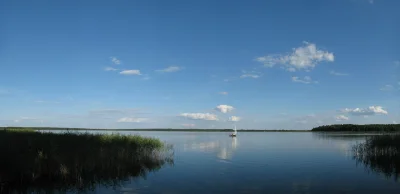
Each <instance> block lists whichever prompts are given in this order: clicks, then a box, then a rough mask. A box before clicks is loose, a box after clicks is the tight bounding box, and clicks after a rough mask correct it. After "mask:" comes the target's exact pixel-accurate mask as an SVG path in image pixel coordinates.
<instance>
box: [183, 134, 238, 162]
mask: <svg viewBox="0 0 400 194" xmlns="http://www.w3.org/2000/svg"><path fill="white" fill-rule="evenodd" d="M237 148H238V138H237V137H232V138H229V139H225V138H223V139H221V140H219V141H210V142H199V143H197V142H193V143H187V144H185V145H184V151H201V152H211V153H216V155H217V158H219V159H221V160H228V159H231V158H232V157H233V153H234V152H235V150H236V149H237Z"/></svg>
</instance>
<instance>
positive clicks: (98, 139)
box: [0, 130, 173, 193]
mask: <svg viewBox="0 0 400 194" xmlns="http://www.w3.org/2000/svg"><path fill="white" fill-rule="evenodd" d="M170 151H171V147H169V146H167V145H165V144H164V143H163V142H161V141H159V140H157V139H154V138H145V137H141V136H136V135H134V136H124V135H118V134H113V135H100V134H88V133H85V134H84V133H64V134H55V133H40V132H35V131H33V130H0V189H1V190H0V193H9V192H11V191H15V192H28V193H30V192H33V191H55V190H56V191H70V190H75V191H77V190H79V191H85V190H93V189H94V188H95V187H96V186H97V185H103V186H118V185H119V184H120V183H121V181H123V180H128V179H130V178H132V177H145V176H146V174H147V173H148V172H150V171H154V170H158V169H160V168H161V167H162V166H163V165H164V164H166V163H169V164H172V163H173V156H172V152H170Z"/></svg>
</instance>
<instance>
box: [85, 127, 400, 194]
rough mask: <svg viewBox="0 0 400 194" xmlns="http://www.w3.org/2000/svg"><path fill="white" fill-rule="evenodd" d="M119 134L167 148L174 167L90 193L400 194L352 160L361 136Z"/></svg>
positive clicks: (392, 182)
mask: <svg viewBox="0 0 400 194" xmlns="http://www.w3.org/2000/svg"><path fill="white" fill-rule="evenodd" d="M92 132H93V133H98V132H94V131H92ZM102 133H111V132H102ZM119 133H122V134H140V135H143V136H149V137H156V138H159V139H161V140H163V141H165V142H167V143H169V144H172V145H173V149H174V164H173V165H165V166H164V167H162V168H161V169H159V170H158V171H155V172H151V173H148V174H147V175H146V178H145V179H141V178H138V179H136V178H134V179H130V180H124V181H123V184H122V186H118V187H114V188H113V187H105V186H98V187H97V188H96V189H95V191H93V193H126V194H128V193H165V194H172V193H176V194H178V193H191V194H197V193H199V194H200V193H201V194H203V193H273V194H278V193H285V194H288V193H302V194H305V193H307V194H313V193H315V194H320V193H324V194H330V193H332V194H333V193H351V194H355V193H363V194H365V193H385V194H389V193H400V183H399V182H396V181H395V180H394V178H386V177H385V176H383V175H379V174H377V173H373V172H371V171H370V170H369V169H368V168H366V167H365V166H363V165H362V164H361V163H359V162H357V161H356V160H355V159H354V158H353V154H352V152H351V148H352V146H353V145H356V144H358V143H361V142H364V141H365V138H366V137H367V136H368V135H365V134H364V135H349V134H348V135H343V134H342V135H339V134H329V133H324V134H325V135H321V134H320V133H311V132H310V133H308V132H303V133H302V132H243V133H238V137H236V138H231V137H229V136H228V133H221V132H126V131H124V132H119ZM369 135H372V134H369Z"/></svg>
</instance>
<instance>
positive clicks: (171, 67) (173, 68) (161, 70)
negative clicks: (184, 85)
mask: <svg viewBox="0 0 400 194" xmlns="http://www.w3.org/2000/svg"><path fill="white" fill-rule="evenodd" d="M180 70H182V68H181V67H179V66H169V67H167V68H165V69H159V70H156V71H159V72H165V73H172V72H177V71H180Z"/></svg>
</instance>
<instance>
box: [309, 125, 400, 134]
mask: <svg viewBox="0 0 400 194" xmlns="http://www.w3.org/2000/svg"><path fill="white" fill-rule="evenodd" d="M311 131H325V132H334V131H349V132H400V124H370V125H353V124H338V125H323V126H319V127H315V128H313V129H312V130H311Z"/></svg>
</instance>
